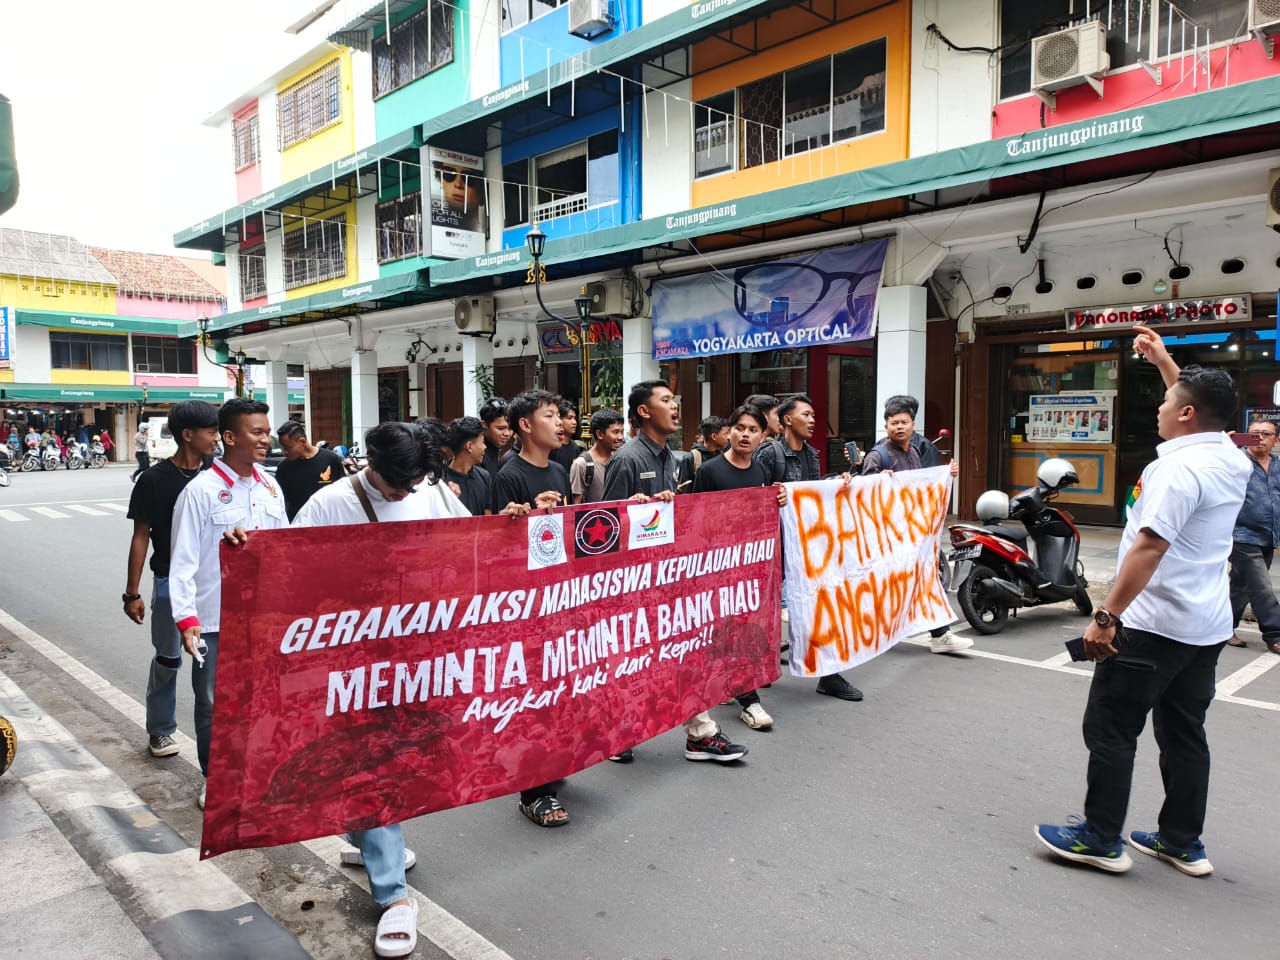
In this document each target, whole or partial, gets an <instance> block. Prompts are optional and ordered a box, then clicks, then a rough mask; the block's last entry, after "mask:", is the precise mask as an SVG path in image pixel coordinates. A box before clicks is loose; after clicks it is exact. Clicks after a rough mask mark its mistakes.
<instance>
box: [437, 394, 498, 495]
mask: <svg viewBox="0 0 1280 960" xmlns="http://www.w3.org/2000/svg"><path fill="white" fill-rule="evenodd" d="M448 446H449V449H450V450H451V451H452V452H453V460H451V461H450V463H449V466H448V467H446V468H445V471H444V479H445V482H446V483H448V484H449V486H450V487H451V488H452V489H453V492H454V493H456V494H457V495H458V499H459V500H461V501H462V503H463V506H465V507H466V508H467V509H468V510H470V511H471V515H472V516H473V517H478V516H481V515H482V514H484V513H485V512H487V511H488V509H489V496H490V493H491V490H492V487H493V477H491V476H490V475H489V471H488V470H486V469H485V468H484V467H482V466H480V461H482V460H483V459H484V451H485V444H484V424H483V423H482V422H481V421H480V420H478V419H476V418H475V417H459V418H458V419H457V420H454V421H453V423H451V424H449V438H448Z"/></svg>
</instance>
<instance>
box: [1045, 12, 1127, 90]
mask: <svg viewBox="0 0 1280 960" xmlns="http://www.w3.org/2000/svg"><path fill="white" fill-rule="evenodd" d="M1110 67H1111V57H1110V56H1109V55H1108V54H1107V31H1106V28H1105V27H1103V25H1102V24H1101V23H1100V22H1099V21H1097V20H1090V21H1088V22H1087V23H1078V24H1076V25H1075V26H1074V27H1067V29H1065V30H1059V31H1057V32H1056V33H1050V34H1046V35H1045V36H1043V37H1036V38H1035V39H1034V40H1032V41H1031V89H1032V91H1034V92H1035V95H1036V96H1038V97H1039V98H1040V99H1041V100H1043V101H1044V102H1045V103H1046V104H1047V105H1048V107H1049V109H1050V110H1056V109H1057V107H1058V101H1057V96H1056V95H1055V91H1057V90H1062V89H1064V88H1066V87H1074V86H1078V85H1079V84H1082V83H1087V84H1088V85H1089V86H1090V87H1092V88H1093V89H1094V92H1096V93H1097V94H1098V97H1099V99H1101V97H1102V78H1103V76H1104V75H1105V74H1106V72H1107V70H1108V69H1109V68H1110Z"/></svg>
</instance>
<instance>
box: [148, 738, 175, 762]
mask: <svg viewBox="0 0 1280 960" xmlns="http://www.w3.org/2000/svg"><path fill="white" fill-rule="evenodd" d="M147 751H148V752H149V753H150V754H151V755H152V756H153V757H172V756H173V755H174V754H175V753H177V752H178V741H177V740H175V739H173V737H171V736H169V735H168V734H167V733H162V734H160V736H158V737H147Z"/></svg>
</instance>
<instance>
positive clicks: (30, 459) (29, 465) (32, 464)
mask: <svg viewBox="0 0 1280 960" xmlns="http://www.w3.org/2000/svg"><path fill="white" fill-rule="evenodd" d="M18 469H19V470H21V471H22V472H23V473H30V472H31V471H32V470H39V469H40V451H39V450H37V449H36V448H35V447H27V452H26V453H25V454H24V455H23V457H22V464H21V465H20V466H19V467H18Z"/></svg>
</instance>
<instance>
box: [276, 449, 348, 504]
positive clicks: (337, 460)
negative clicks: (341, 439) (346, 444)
mask: <svg viewBox="0 0 1280 960" xmlns="http://www.w3.org/2000/svg"><path fill="white" fill-rule="evenodd" d="M346 475H347V473H346V469H345V468H344V467H343V466H342V458H341V457H340V456H338V455H337V454H336V453H334V452H333V451H332V450H326V449H325V448H324V447H321V448H320V449H319V450H317V451H316V455H315V456H314V457H312V458H311V459H310V460H285V461H284V462H283V463H281V464H280V466H278V467H276V481H277V482H278V483H279V484H280V489H281V490H283V491H284V507H285V510H286V512H287V513H288V514H289V519H290V520H292V519H293V518H294V515H295V514H297V512H298V511H299V510H301V509H302V505H303V504H304V503H306V502H307V501H308V500H310V499H311V495H312V494H313V493H315V492H316V491H317V490H319V489H320V488H321V487H327V486H328V485H329V484H331V483H337V482H338V481H339V480H341V479H342V478H343V477H345V476H346Z"/></svg>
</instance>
